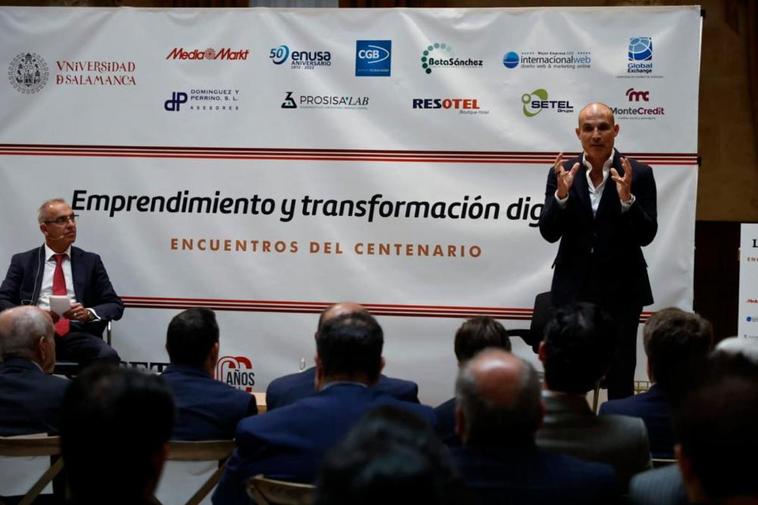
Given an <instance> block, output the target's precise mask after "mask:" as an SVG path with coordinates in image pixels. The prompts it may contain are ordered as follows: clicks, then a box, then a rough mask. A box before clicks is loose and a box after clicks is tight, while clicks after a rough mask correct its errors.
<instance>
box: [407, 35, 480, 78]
mask: <svg viewBox="0 0 758 505" xmlns="http://www.w3.org/2000/svg"><path fill="white" fill-rule="evenodd" d="M482 67H484V61H483V60H478V59H474V58H466V59H463V58H455V57H453V48H452V47H450V46H449V45H448V44H446V43H445V42H435V43H433V44H429V45H428V46H426V49H424V51H423V52H422V53H421V68H423V69H424V72H426V73H427V74H431V73H432V69H433V68H482Z"/></svg>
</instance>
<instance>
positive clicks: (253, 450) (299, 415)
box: [213, 312, 434, 505]
mask: <svg viewBox="0 0 758 505" xmlns="http://www.w3.org/2000/svg"><path fill="white" fill-rule="evenodd" d="M383 345H384V337H383V335H382V328H381V327H380V326H379V324H378V323H377V322H376V320H375V319H374V318H373V317H372V316H371V315H369V314H368V313H366V312H354V313H351V314H345V315H342V316H338V317H335V318H332V319H330V320H328V321H327V322H326V323H324V325H323V327H322V328H321V331H319V333H318V336H317V338H316V388H317V390H318V393H317V394H315V395H312V396H308V397H306V398H302V399H300V400H298V401H296V402H294V403H292V404H290V405H287V406H285V407H280V408H278V409H276V410H273V411H271V412H267V413H266V414H264V415H261V416H253V417H247V418H245V419H243V420H242V421H240V423H239V425H238V426H237V433H236V437H235V438H236V440H237V448H236V449H235V450H234V452H233V453H232V456H231V458H230V459H229V461H228V462H227V465H226V471H225V472H224V475H223V477H222V478H221V482H219V485H218V488H216V492H215V493H214V494H213V503H214V504H216V505H242V504H246V503H248V498H247V496H246V494H245V480H246V479H247V478H249V477H252V476H254V475H258V474H264V475H266V476H267V477H271V478H274V479H282V480H289V481H298V482H312V481H313V480H314V478H315V476H316V470H317V468H318V466H319V464H320V463H321V459H322V458H323V457H324V454H325V453H326V451H328V450H329V449H330V448H331V447H332V446H334V445H335V444H336V443H338V442H339V441H340V440H341V439H342V438H343V437H344V436H345V435H346V434H347V432H348V431H350V429H351V428H352V427H353V426H354V425H355V424H356V423H357V422H358V421H359V420H360V418H361V417H362V416H363V415H364V414H365V413H366V412H368V411H370V410H372V409H374V408H376V407H379V406H383V405H395V406H397V407H398V408H402V409H405V410H408V411H410V412H413V413H415V414H417V415H419V416H421V417H422V418H423V419H424V420H425V421H426V422H427V423H429V424H430V425H432V426H433V425H434V411H433V410H432V409H431V408H430V407H426V406H423V405H418V404H415V403H411V402H404V401H401V400H398V399H396V398H394V397H392V396H390V395H388V394H386V393H383V392H382V391H378V390H376V389H374V388H370V387H369V386H371V385H373V384H374V383H376V381H377V380H378V379H379V373H380V372H381V370H382V367H383V366H384V359H383V358H382V347H383Z"/></svg>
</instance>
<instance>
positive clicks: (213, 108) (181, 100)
mask: <svg viewBox="0 0 758 505" xmlns="http://www.w3.org/2000/svg"><path fill="white" fill-rule="evenodd" d="M188 102H189V107H186V106H185V107H184V108H182V106H183V105H185V104H187V103H188ZM239 104H240V90H238V89H224V88H192V89H190V90H189V91H174V92H172V93H171V97H170V98H169V99H168V100H166V101H164V102H163V110H165V111H167V112H181V111H182V110H184V111H187V110H191V111H193V112H235V111H238V110H240V105H239Z"/></svg>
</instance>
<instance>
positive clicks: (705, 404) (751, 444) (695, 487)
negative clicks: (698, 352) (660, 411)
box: [674, 353, 758, 505]
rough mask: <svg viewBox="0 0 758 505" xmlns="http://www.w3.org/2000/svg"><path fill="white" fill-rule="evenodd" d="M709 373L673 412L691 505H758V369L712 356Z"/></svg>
mask: <svg viewBox="0 0 758 505" xmlns="http://www.w3.org/2000/svg"><path fill="white" fill-rule="evenodd" d="M709 372H710V373H708V374H706V377H705V378H704V380H703V381H702V382H701V383H700V384H699V385H697V386H696V387H694V388H693V389H692V390H691V391H690V392H689V393H688V394H687V395H686V397H685V399H684V400H683V401H682V404H681V405H680V406H679V407H678V408H676V409H675V410H674V427H675V431H676V435H677V440H678V443H677V445H676V447H675V452H676V457H677V460H678V464H679V468H680V470H681V473H682V477H683V480H684V485H685V488H686V490H687V495H688V496H689V498H690V501H692V502H693V503H700V504H718V505H731V504H739V505H747V504H758V479H756V474H755V468H756V467H755V455H756V454H758V431H756V429H755V427H756V426H757V425H758V373H757V372H758V368H757V367H756V364H755V363H754V362H752V361H751V360H750V358H748V357H747V356H745V355H744V354H741V353H740V354H728V353H726V354H725V353H714V356H713V357H712V359H711V361H710V362H709Z"/></svg>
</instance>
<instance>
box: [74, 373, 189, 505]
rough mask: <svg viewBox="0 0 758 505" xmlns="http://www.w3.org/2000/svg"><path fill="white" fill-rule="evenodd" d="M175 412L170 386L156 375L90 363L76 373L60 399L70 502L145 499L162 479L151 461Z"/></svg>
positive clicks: (135, 501) (161, 444)
mask: <svg viewBox="0 0 758 505" xmlns="http://www.w3.org/2000/svg"><path fill="white" fill-rule="evenodd" d="M174 415H175V414H174V401H173V398H172V396H171V391H170V390H169V389H168V386H167V385H166V383H165V382H164V381H163V379H162V378H161V377H159V376H157V375H153V374H149V373H146V372H141V371H138V370H135V369H129V368H118V367H116V366H114V365H93V366H91V367H89V368H87V369H86V370H85V371H84V372H83V373H82V374H81V375H79V376H78V377H76V379H75V380H74V381H73V382H72V383H71V386H70V387H69V388H68V391H67V392H66V395H65V397H64V399H63V405H62V410H61V429H60V433H61V449H62V453H63V459H64V460H65V461H66V473H67V475H68V482H69V486H70V489H71V494H72V497H73V499H74V501H75V502H76V503H77V504H85V505H90V504H95V503H103V502H104V501H105V502H108V503H117V504H132V503H142V502H144V501H145V500H146V499H147V498H149V497H150V496H151V495H152V492H153V491H154V487H155V485H157V483H158V479H159V478H160V474H159V472H157V471H156V469H155V466H154V465H153V464H151V461H152V458H153V457H154V455H155V454H157V453H159V451H161V449H162V448H163V445H164V444H165V443H166V442H168V440H169V437H170V436H171V431H172V429H173V426H174ZM156 473H158V474H157V475H156Z"/></svg>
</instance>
